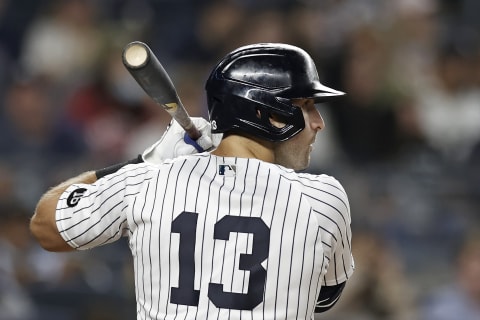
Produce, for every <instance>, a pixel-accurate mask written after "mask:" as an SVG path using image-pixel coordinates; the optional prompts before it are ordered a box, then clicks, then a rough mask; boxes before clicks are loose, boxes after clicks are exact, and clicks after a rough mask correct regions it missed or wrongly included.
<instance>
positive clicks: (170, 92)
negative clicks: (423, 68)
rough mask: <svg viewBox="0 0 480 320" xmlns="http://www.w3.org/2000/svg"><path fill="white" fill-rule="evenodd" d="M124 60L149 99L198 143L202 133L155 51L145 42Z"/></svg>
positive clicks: (132, 47) (129, 47)
mask: <svg viewBox="0 0 480 320" xmlns="http://www.w3.org/2000/svg"><path fill="white" fill-rule="evenodd" d="M122 58H123V59H122V60H123V65H124V66H125V68H126V69H127V70H128V72H130V74H131V75H132V77H133V78H134V79H135V80H136V81H137V83H138V84H139V85H140V87H142V89H143V90H144V91H145V92H146V93H147V95H148V96H149V97H150V98H152V99H153V100H154V101H155V102H156V103H157V104H159V105H160V106H161V107H163V109H165V110H166V111H167V112H168V113H169V114H170V115H171V116H172V118H173V119H175V120H176V121H177V122H178V123H179V124H180V125H181V126H182V128H183V129H184V130H185V132H186V133H187V134H188V136H189V137H190V138H192V139H193V140H197V139H198V138H199V137H200V136H201V133H200V131H199V130H198V129H197V128H196V127H195V125H194V124H193V122H192V119H191V118H190V116H189V115H188V112H187V110H186V109H185V106H184V105H183V104H182V102H181V101H180V98H179V97H178V94H177V90H176V89H175V86H174V85H173V82H172V80H171V79H170V76H169V75H168V73H167V72H166V71H165V69H164V68H163V66H162V64H161V63H160V61H158V59H157V57H156V56H155V54H154V53H153V52H152V50H151V49H150V48H149V47H148V46H147V45H146V44H145V43H143V42H140V41H133V42H130V43H129V44H127V45H126V46H125V48H124V49H123V55H122Z"/></svg>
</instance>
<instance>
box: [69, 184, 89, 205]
mask: <svg viewBox="0 0 480 320" xmlns="http://www.w3.org/2000/svg"><path fill="white" fill-rule="evenodd" d="M85 191H87V189H85V188H78V189H75V190H73V191H72V193H70V195H69V196H68V198H67V205H68V206H69V207H75V206H76V205H77V204H78V202H80V199H81V198H82V197H83V195H84V194H85Z"/></svg>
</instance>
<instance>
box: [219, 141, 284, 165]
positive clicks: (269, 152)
mask: <svg viewBox="0 0 480 320" xmlns="http://www.w3.org/2000/svg"><path fill="white" fill-rule="evenodd" d="M212 154H213V155H216V156H220V157H238V158H255V159H259V160H263V161H267V162H272V163H273V162H274V159H275V158H274V153H273V149H272V146H271V143H270V142H267V141H263V140H258V139H251V138H248V137H244V136H241V135H236V134H232V135H229V136H227V137H225V138H223V139H222V141H221V142H220V144H219V146H218V147H217V148H216V149H215V150H214V151H212Z"/></svg>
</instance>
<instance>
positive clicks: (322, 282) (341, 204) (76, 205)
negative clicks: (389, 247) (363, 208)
mask: <svg viewBox="0 0 480 320" xmlns="http://www.w3.org/2000/svg"><path fill="white" fill-rule="evenodd" d="M206 92H207V99H208V110H209V121H208V122H207V121H206V120H205V119H202V118H195V119H194V123H195V124H196V126H197V127H198V128H199V130H200V131H201V133H202V137H201V138H200V139H198V140H197V141H191V140H189V139H185V138H184V137H185V133H184V131H183V129H181V128H180V126H179V125H178V124H177V123H176V122H175V121H173V122H172V124H171V125H170V126H169V128H168V129H167V130H166V132H165V133H164V135H163V136H162V138H161V139H160V140H159V141H158V142H157V143H155V144H154V145H153V146H152V147H151V148H149V149H148V150H146V151H145V152H144V153H143V154H142V155H141V156H139V157H138V159H135V160H133V161H131V162H130V163H127V164H119V165H116V166H112V167H109V168H105V169H101V170H97V171H90V172H85V173H83V174H80V175H79V176H77V177H74V178H71V179H70V180H68V181H66V182H64V183H61V184H60V185H58V186H56V187H54V188H52V189H51V190H49V191H47V192H46V193H45V195H44V196H43V197H42V198H41V199H40V201H39V203H38V205H37V208H36V212H35V214H34V216H33V217H32V220H31V225H30V227H31V231H32V233H33V234H34V235H35V236H36V238H37V239H38V241H39V243H40V244H41V245H42V246H43V247H44V248H45V249H47V250H50V251H67V250H85V249H91V248H94V247H97V246H101V245H105V244H108V243H111V242H114V241H117V240H119V239H120V238H122V237H127V238H128V243H129V247H130V249H131V252H132V255H133V258H134V260H133V263H134V270H135V290H136V300H137V319H166V318H169V319H173V318H175V319H177V318H178V319H251V320H257V319H313V318H314V314H315V312H323V311H326V310H328V309H329V308H331V307H332V306H333V305H334V304H335V303H336V301H337V300H338V299H339V297H340V295H341V292H342V290H343V288H344V286H345V283H346V281H347V280H348V279H349V277H351V275H352V273H353V270H354V261H353V258H352V253H351V228H350V220H351V218H350V208H349V202H348V198H347V195H346V193H345V190H344V188H343V187H342V185H341V184H340V183H339V182H338V181H337V180H336V179H334V178H333V177H331V176H328V175H324V174H322V175H313V174H308V173H304V172H300V170H302V169H305V168H307V166H308V165H309V162H310V152H311V150H312V145H313V143H314V141H315V137H316V134H317V133H318V132H319V131H320V130H322V128H323V127H324V122H323V119H322V117H321V115H320V113H319V111H318V110H317V107H316V104H317V103H322V102H324V101H329V100H331V99H335V98H337V97H339V96H341V95H343V94H344V93H343V92H340V91H336V90H333V89H331V88H328V87H326V86H324V85H322V84H321V83H320V81H319V78H318V74H317V70H316V67H315V64H314V62H313V60H312V59H311V57H310V56H309V55H308V54H307V53H306V52H305V51H304V50H302V49H300V48H298V47H295V46H291V45H287V44H279V43H264V44H254V45H249V46H245V47H241V48H239V49H237V50H235V51H233V52H231V53H229V54H227V55H226V56H225V57H224V58H223V59H222V60H221V61H220V62H219V63H218V64H217V65H216V66H215V67H214V69H213V71H212V73H211V75H210V77H209V78H208V80H207V82H206ZM205 150H206V151H205Z"/></svg>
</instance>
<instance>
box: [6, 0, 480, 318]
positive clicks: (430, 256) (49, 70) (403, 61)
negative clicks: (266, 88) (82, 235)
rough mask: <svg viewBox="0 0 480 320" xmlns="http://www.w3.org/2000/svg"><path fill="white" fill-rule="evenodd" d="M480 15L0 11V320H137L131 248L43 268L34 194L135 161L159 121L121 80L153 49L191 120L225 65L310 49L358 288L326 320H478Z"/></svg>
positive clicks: (163, 4)
mask: <svg viewBox="0 0 480 320" xmlns="http://www.w3.org/2000/svg"><path fill="white" fill-rule="evenodd" d="M479 13H480V2H478V1H475V0H392V1H380V0H263V1H255V0H223V1H222V0H219V1H215V0H201V1H199V0H197V1H194V0H150V1H149V0H102V1H94V0H50V1H48V0H16V1H12V0H4V1H0V177H1V178H0V320H17V319H22V320H39V319H52V320H56V319H59V320H60V319H62V320H63V319H82V320H90V319H99V320H100V319H101V320H108V319H120V320H122V319H134V318H135V304H134V297H133V294H134V290H133V285H134V284H133V271H132V266H131V258H130V253H129V250H128V245H127V243H126V241H123V242H122V241H120V242H118V243H117V244H114V245H109V246H107V247H104V248H103V247H102V248H98V249H95V250H92V251H89V252H75V253H66V254H53V253H49V252H46V251H44V250H42V249H41V248H39V247H38V245H37V244H35V243H34V242H33V241H32V239H31V236H30V234H29V232H28V220H29V218H30V216H31V215H32V213H33V210H34V208H35V204H36V202H37V200H38V198H39V197H40V196H41V194H42V193H43V192H44V191H46V190H47V189H48V188H49V187H50V186H53V185H56V184H57V183H59V182H60V181H62V180H64V179H67V178H69V177H70V176H72V175H76V174H78V173H80V172H82V171H85V170H89V169H93V168H101V167H103V166H107V165H110V164H113V163H117V162H120V161H124V160H127V159H130V158H132V157H133V156H135V155H136V154H138V153H141V152H142V151H143V150H144V149H145V148H146V147H148V146H149V145H150V144H152V143H153V142H154V141H156V140H157V139H158V138H159V137H160V136H161V134H162V132H163V131H164V130H165V128H166V126H167V124H168V122H169V121H170V119H169V117H168V116H167V115H166V114H165V112H164V111H163V110H161V109H160V108H159V107H158V106H156V105H155V104H154V103H153V101H152V100H151V99H150V98H148V97H146V95H145V94H144V93H143V91H142V90H141V89H140V87H139V86H138V85H137V84H136V83H135V81H134V80H133V79H132V77H131V76H130V75H129V74H128V72H127V71H126V70H125V68H124V67H123V65H122V60H121V52H122V49H123V47H124V46H125V45H126V44H127V43H129V42H131V41H134V40H139V41H144V42H146V43H148V44H149V45H150V47H151V48H152V50H153V51H154V52H155V53H156V54H157V56H158V57H159V59H160V60H161V61H162V64H163V65H164V67H165V68H166V69H167V71H168V72H169V73H170V75H171V77H172V80H173V82H174V83H175V85H176V87H177V91H178V93H179V95H180V97H181V99H182V101H183V103H184V104H185V105H186V106H187V108H188V110H189V112H190V114H191V115H192V116H203V117H206V116H207V114H206V105H205V96H204V83H205V80H206V77H207V76H208V73H209V71H210V68H212V66H213V65H214V64H215V63H216V61H217V60H218V59H220V58H221V57H222V56H223V55H224V54H225V53H227V52H229V51H231V50H233V49H234V48H237V47H239V46H241V45H245V44H249V43H254V42H286V43H291V44H294V45H298V46H300V47H302V48H304V49H305V50H307V51H308V52H309V53H310V54H311V55H312V57H313V58H314V60H315V61H316V63H317V68H318V70H319V75H320V78H321V81H322V82H323V83H325V84H326V85H328V86H329V87H333V88H336V89H338V90H342V91H345V92H347V95H346V96H345V98H342V99H341V100H339V101H338V102H335V103H332V104H325V105H321V106H320V110H321V112H322V115H323V117H324V119H325V122H326V128H325V130H324V131H322V132H321V133H320V135H319V137H318V139H317V143H316V146H315V149H314V155H313V157H312V159H313V160H312V166H311V168H310V169H309V170H310V171H311V172H316V173H319V172H322V173H327V174H331V175H333V176H335V177H336V178H337V179H339V180H340V181H341V182H342V183H343V185H344V186H345V189H346V191H347V193H348V194H349V197H350V205H351V211H352V219H353V221H352V228H353V252H354V257H355V260H356V273H355V274H354V277H353V278H352V279H351V280H350V281H349V283H348V285H347V288H346V289H345V291H344V296H343V297H342V299H341V301H340V302H339V304H338V305H337V306H335V307H334V308H333V309H332V310H331V311H329V312H328V313H326V314H325V315H318V317H317V318H318V319H327V320H328V319H331V320H333V319H335V320H363V319H373V320H375V319H395V320H396V319H419V320H423V319H424V320H431V319H440V320H442V319H464V320H473V319H480V280H479V279H480V240H479V230H480V216H479V214H480V212H479V209H480V201H479V200H480V197H479V195H480V19H478V17H477V16H478V14H479Z"/></svg>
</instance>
